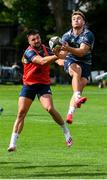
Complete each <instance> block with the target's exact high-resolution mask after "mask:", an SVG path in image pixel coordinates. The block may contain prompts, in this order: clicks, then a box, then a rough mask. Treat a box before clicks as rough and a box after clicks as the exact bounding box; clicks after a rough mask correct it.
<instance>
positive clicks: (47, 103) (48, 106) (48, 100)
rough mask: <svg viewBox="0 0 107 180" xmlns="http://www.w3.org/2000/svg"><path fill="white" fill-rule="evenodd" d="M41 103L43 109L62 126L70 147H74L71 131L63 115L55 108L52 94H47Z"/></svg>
mask: <svg viewBox="0 0 107 180" xmlns="http://www.w3.org/2000/svg"><path fill="white" fill-rule="evenodd" d="M40 102H41V104H42V106H43V108H44V109H45V110H47V111H48V112H49V113H50V115H51V116H52V118H53V119H54V120H55V122H56V123H57V124H59V125H60V126H61V128H62V130H63V133H64V136H65V140H66V144H67V146H68V147H70V146H71V145H72V138H71V135H70V131H69V129H68V128H67V126H66V124H65V122H64V120H63V119H62V117H61V115H60V114H59V113H58V112H57V111H56V109H55V108H54V105H53V100H52V96H51V95H50V94H45V95H43V96H41V97H40Z"/></svg>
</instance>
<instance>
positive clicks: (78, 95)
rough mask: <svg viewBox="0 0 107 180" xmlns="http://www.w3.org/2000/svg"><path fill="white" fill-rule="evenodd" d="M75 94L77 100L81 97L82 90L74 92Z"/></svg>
mask: <svg viewBox="0 0 107 180" xmlns="http://www.w3.org/2000/svg"><path fill="white" fill-rule="evenodd" d="M74 96H75V100H78V98H80V97H81V92H80V91H76V92H74Z"/></svg>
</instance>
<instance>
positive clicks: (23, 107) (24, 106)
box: [8, 97, 32, 152]
mask: <svg viewBox="0 0 107 180" xmlns="http://www.w3.org/2000/svg"><path fill="white" fill-rule="evenodd" d="M31 104H32V100H31V99H29V98H25V97H20V98H19V102H18V114H17V118H16V121H15V123H14V126H13V132H12V135H11V140H10V144H9V147H8V151H9V152H11V151H15V150H16V141H17V139H18V137H19V134H20V133H21V131H22V129H23V126H24V119H25V116H26V114H27V112H28V110H29V108H30V106H31Z"/></svg>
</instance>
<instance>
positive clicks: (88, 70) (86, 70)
mask: <svg viewBox="0 0 107 180" xmlns="http://www.w3.org/2000/svg"><path fill="white" fill-rule="evenodd" d="M73 63H76V64H78V65H79V66H80V67H81V69H82V75H81V77H84V78H86V79H88V78H89V76H90V73H91V65H89V64H85V63H84V62H81V61H75V59H73V58H66V60H65V61H64V70H65V71H66V72H67V73H68V68H69V66H70V65H71V64H73Z"/></svg>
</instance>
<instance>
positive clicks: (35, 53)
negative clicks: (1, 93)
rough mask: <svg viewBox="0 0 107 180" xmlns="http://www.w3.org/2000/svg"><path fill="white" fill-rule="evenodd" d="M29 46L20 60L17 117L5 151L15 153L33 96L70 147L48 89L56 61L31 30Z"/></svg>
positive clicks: (36, 33)
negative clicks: (58, 127)
mask: <svg viewBox="0 0 107 180" xmlns="http://www.w3.org/2000/svg"><path fill="white" fill-rule="evenodd" d="M27 39H28V43H29V46H28V48H27V49H26V50H25V52H24V55H23V58H22V61H23V67H24V72H23V87H22V90H21V92H20V96H19V101H18V114H17V118H16V121H15V123H14V126H13V132H12V136H11V139H10V144H9V147H8V151H9V152H11V151H15V150H16V142H17V139H18V137H19V134H20V133H21V131H22V129H23V126H24V120H25V117H26V115H27V112H28V111H29V108H30V106H31V104H32V102H33V100H34V99H35V97H36V95H37V97H38V99H39V101H40V103H41V105H42V106H43V108H44V109H45V110H46V111H47V112H48V113H49V114H50V115H51V116H52V118H53V119H54V120H55V122H56V123H57V124H58V125H60V127H61V128H62V130H63V133H64V136H65V140H66V144H67V146H71V145H72V138H71V135H70V132H69V130H68V128H67V126H66V124H65V122H64V120H63V119H62V117H61V115H60V114H59V113H58V112H57V111H56V109H55V107H54V105H53V100H52V93H51V89H50V65H49V64H50V63H51V62H54V61H56V60H57V59H58V57H57V56H56V55H54V54H53V53H52V51H51V50H50V49H49V48H47V47H46V46H45V45H44V44H42V42H41V37H40V34H39V31H38V30H35V29H31V30H29V31H28V33H27Z"/></svg>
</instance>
